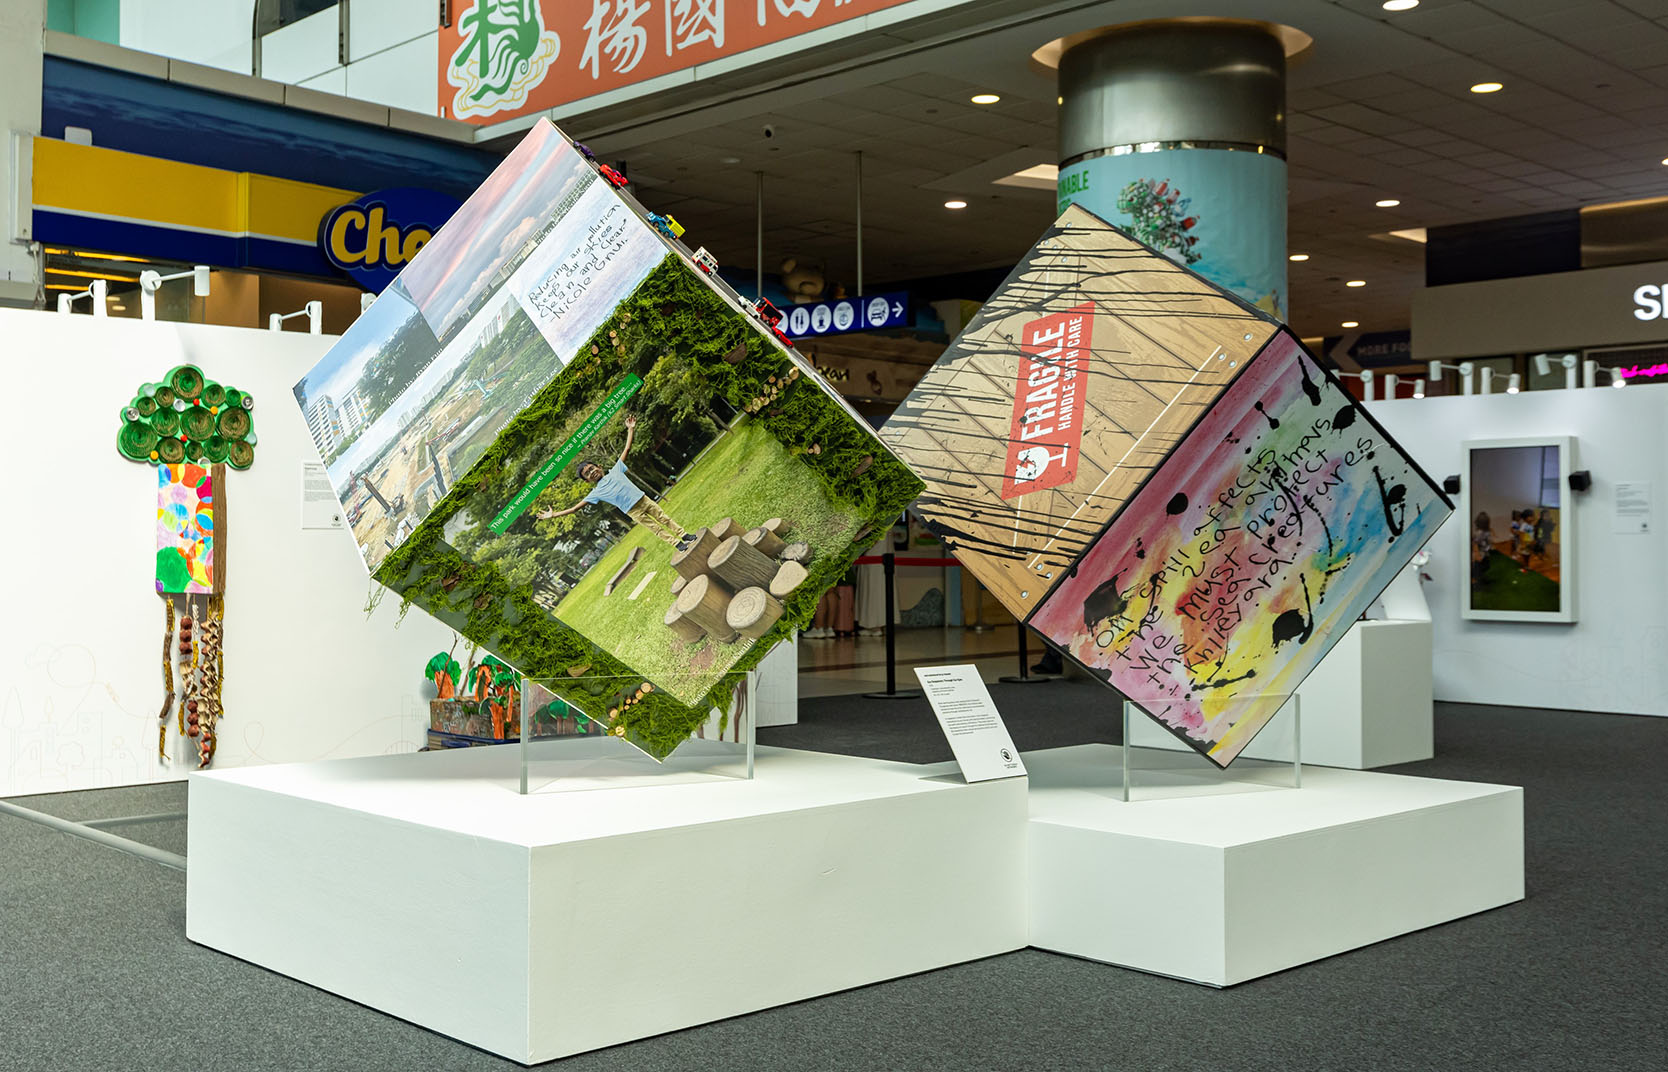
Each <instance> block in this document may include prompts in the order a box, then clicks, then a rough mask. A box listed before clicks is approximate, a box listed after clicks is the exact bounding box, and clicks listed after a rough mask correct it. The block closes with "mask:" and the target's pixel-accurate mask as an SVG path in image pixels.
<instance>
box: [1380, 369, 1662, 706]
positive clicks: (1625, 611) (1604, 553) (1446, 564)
mask: <svg viewBox="0 0 1668 1072" xmlns="http://www.w3.org/2000/svg"><path fill="white" fill-rule="evenodd" d="M1368 408H1369V409H1370V410H1371V411H1372V414H1373V416H1374V417H1376V418H1377V419H1378V420H1379V421H1380V422H1381V423H1382V424H1383V425H1384V427H1385V428H1386V429H1387V430H1388V431H1389V432H1390V434H1391V435H1392V436H1393V437H1395V439H1396V440H1397V441H1398V442H1400V443H1401V445H1402V446H1403V447H1405V448H1406V449H1407V451H1408V452H1409V453H1410V454H1412V455H1413V457H1414V458H1415V459H1417V460H1418V462H1419V464H1420V465H1422V466H1423V467H1424V468H1425V471H1426V472H1427V473H1429V474H1430V475H1431V477H1432V478H1433V479H1435V480H1437V481H1438V482H1440V481H1441V480H1442V479H1443V477H1445V476H1448V475H1450V474H1455V473H1462V471H1463V464H1464V452H1463V446H1462V444H1463V443H1464V442H1465V441H1467V440H1472V439H1504V438H1508V437H1522V436H1555V435H1568V436H1574V437H1575V438H1576V444H1575V461H1574V465H1573V466H1572V468H1573V469H1577V470H1581V469H1586V470H1589V471H1590V472H1591V473H1592V477H1593V484H1592V487H1591V489H1589V490H1588V491H1586V492H1571V491H1568V490H1567V489H1566V490H1565V491H1564V492H1563V503H1564V519H1563V520H1564V524H1566V525H1567V524H1572V523H1573V524H1574V525H1575V526H1576V534H1577V539H1576V556H1577V558H1576V561H1575V563H1574V569H1575V571H1576V597H1577V600H1578V605H1577V608H1576V613H1577V620H1576V621H1575V622H1574V623H1572V624H1556V623H1543V622H1491V621H1464V620H1462V619H1461V618H1460V605H1461V601H1462V600H1463V599H1464V598H1465V596H1466V592H1467V588H1468V586H1469V584H1470V552H1469V548H1468V540H1469V537H1470V532H1469V527H1470V522H1469V519H1466V518H1461V517H1459V516H1457V515H1456V516H1455V517H1453V518H1451V519H1450V520H1449V521H1448V522H1447V524H1445V525H1444V526H1443V527H1442V528H1441V530H1439V531H1438V532H1437V534H1436V536H1435V538H1434V539H1432V541H1431V543H1430V551H1431V561H1430V563H1429V565H1427V566H1426V567H1425V572H1426V573H1428V574H1430V575H1431V577H1432V580H1431V581H1430V582H1428V583H1427V584H1426V585H1425V595H1426V596H1427V597H1428V599H1429V601H1430V607H1431V620H1432V622H1433V624H1434V647H1435V682H1434V684H1435V696H1436V699H1438V700H1452V701H1459V702H1465V703H1480V704H1507V705H1511V706H1519V707H1550V708H1566V709H1570V710H1579V711H1613V712H1621V713H1626V714H1644V715H1668V659H1664V658H1663V656H1662V652H1663V650H1664V647H1665V645H1668V568H1665V565H1664V558H1665V555H1668V547H1665V542H1664V534H1665V533H1668V523H1665V520H1664V515H1663V509H1662V502H1661V498H1662V496H1663V495H1668V433H1665V429H1664V425H1665V423H1668V391H1665V390H1660V389H1656V388H1653V387H1632V388H1629V389H1627V390H1622V391H1616V390H1612V389H1610V388H1608V387H1604V388H1591V389H1583V390H1574V391H1530V392H1526V393H1523V394H1517V395H1505V394H1500V395H1487V396H1484V395H1471V396H1469V397H1466V396H1453V397H1443V398H1426V399H1399V400H1396V401H1389V402H1375V403H1371V404H1370V405H1369V406H1368ZM1628 482H1648V483H1649V485H1650V488H1651V496H1652V497H1651V506H1650V510H1651V515H1650V531H1649V532H1648V533H1640V532H1638V531H1637V528H1638V523H1637V520H1634V521H1631V522H1627V523H1623V524H1621V525H1618V524H1617V523H1616V518H1615V506H1616V485H1617V484H1618V483H1628ZM1618 529H1623V530H1629V529H1631V530H1632V531H1618ZM1496 531H1497V532H1498V531H1500V526H1499V525H1498V524H1497V525H1496Z"/></svg>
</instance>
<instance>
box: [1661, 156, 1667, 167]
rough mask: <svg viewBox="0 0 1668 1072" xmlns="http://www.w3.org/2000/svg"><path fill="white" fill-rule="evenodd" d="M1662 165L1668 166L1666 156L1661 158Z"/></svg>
mask: <svg viewBox="0 0 1668 1072" xmlns="http://www.w3.org/2000/svg"><path fill="white" fill-rule="evenodd" d="M1662 166H1663V167H1668V156H1665V157H1663V158H1662Z"/></svg>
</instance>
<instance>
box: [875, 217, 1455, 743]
mask: <svg viewBox="0 0 1668 1072" xmlns="http://www.w3.org/2000/svg"><path fill="white" fill-rule="evenodd" d="M881 438H882V439H883V440H885V442H886V443H887V444H888V445H890V446H891V447H892V449H893V450H894V451H895V452H897V454H898V456H899V457H901V458H903V459H904V460H905V461H906V462H907V463H909V465H910V466H911V467H912V468H913V469H914V470H915V471H916V472H917V473H919V474H921V476H922V477H923V478H924V479H925V480H926V482H927V490H926V492H925V493H924V494H923V495H922V497H921V499H920V501H919V502H918V503H917V507H916V508H917V510H918V511H919V512H920V513H921V514H922V515H923V516H925V517H926V518H927V520H928V522H929V524H931V525H932V526H933V527H934V528H935V530H936V531H937V532H938V533H939V535H940V536H941V537H942V538H943V540H944V541H945V544H946V546H948V547H949V548H950V549H951V550H953V551H954V552H955V554H956V556H957V557H958V558H959V559H960V560H961V561H962V563H963V564H964V565H965V566H966V567H967V568H968V569H969V570H971V571H972V572H973V573H974V575H975V576H977V577H978V578H979V580H980V581H981V582H982V583H983V584H984V585H985V586H986V587H987V588H989V589H990V590H991V592H992V593H993V594H995V595H996V597H997V598H998V599H1000V600H1001V601H1002V603H1003V605H1004V606H1006V607H1007V608H1008V609H1009V610H1010V611H1012V612H1013V613H1014V614H1015V615H1016V616H1017V617H1019V618H1020V619H1021V620H1023V621H1025V622H1026V623H1027V624H1029V625H1030V626H1032V627H1033V628H1035V629H1036V630H1037V631H1038V632H1040V633H1041V634H1043V635H1044V636H1045V637H1047V638H1048V639H1049V640H1050V641H1051V642H1053V643H1054V644H1055V645H1056V646H1057V647H1058V648H1060V650H1061V651H1063V652H1064V653H1065V654H1066V655H1068V656H1069V657H1071V658H1072V659H1073V660H1075V661H1076V662H1077V663H1078V664H1080V665H1081V666H1083V667H1084V668H1086V669H1088V670H1089V671H1091V672H1092V673H1094V674H1096V675H1098V676H1100V677H1102V678H1104V679H1105V680H1106V681H1107V682H1108V683H1109V684H1111V685H1112V686H1113V687H1114V688H1116V689H1117V690H1118V691H1119V692H1122V693H1123V694H1124V695H1125V696H1127V697H1128V698H1130V699H1132V700H1135V701H1136V702H1137V703H1139V704H1140V705H1141V707H1142V708H1143V709H1144V710H1146V711H1147V712H1148V713H1149V714H1150V715H1152V716H1153V717H1154V718H1155V719H1157V720H1158V721H1159V722H1161V723H1163V724H1164V725H1165V726H1166V727H1167V728H1169V729H1170V730H1171V731H1172V732H1174V733H1175V734H1177V735H1178V736H1180V737H1181V738H1182V739H1183V740H1185V741H1186V742H1187V743H1188V744H1189V745H1191V746H1192V747H1193V748H1195V749H1196V750H1198V751H1199V752H1201V753H1203V754H1204V755H1206V756H1208V757H1209V758H1210V759H1211V760H1212V761H1214V762H1215V763H1217V764H1218V765H1220V766H1227V765H1228V763H1230V762H1231V761H1232V760H1233V758H1234V757H1235V756H1236V755H1238V754H1239V753H1240V751H1241V750H1242V749H1244V747H1245V745H1246V744H1247V743H1249V742H1250V740H1251V738H1252V737H1253V736H1254V735H1255V734H1256V732H1257V731H1258V730H1259V729H1261V728H1262V727H1263V726H1264V725H1265V724H1266V723H1267V722H1268V720H1269V719H1270V718H1272V717H1273V715H1274V713H1275V711H1276V710H1277V709H1278V708H1279V707H1280V705H1281V703H1282V702H1283V701H1284V700H1285V699H1286V698H1287V697H1289V696H1290V694H1291V693H1292V692H1293V691H1295V690H1296V688H1297V686H1298V684H1299V683H1300V682H1301V681H1302V680H1303V678H1304V677H1305V676H1307V674H1308V673H1309V671H1310V670H1312V669H1313V668H1314V666H1315V664H1316V663H1318V662H1319V661H1320V659H1321V657H1322V656H1323V655H1325V654H1326V652H1327V650H1328V649H1329V648H1330V647H1331V646H1332V644H1333V643H1334V642H1335V641H1336V640H1337V639H1338V638H1339V637H1340V636H1341V635H1342V634H1343V632H1344V630H1345V629H1347V628H1348V627H1349V625H1350V623H1351V622H1353V621H1355V620H1356V619H1357V618H1359V617H1360V616H1361V614H1362V613H1363V612H1364V611H1365V610H1366V609H1367V607H1368V606H1369V605H1370V604H1371V603H1372V602H1373V600H1374V599H1376V598H1377V597H1378V594H1379V593H1380V592H1381V591H1382V590H1383V589H1384V587H1385V585H1387V584H1388V583H1389V582H1390V579H1391V578H1392V577H1393V576H1394V575H1395V574H1396V572H1397V571H1398V570H1400V569H1401V568H1402V567H1403V566H1405V565H1406V564H1407V562H1408V560H1409V559H1411V558H1412V557H1413V555H1414V553H1415V552H1416V551H1417V550H1418V549H1419V547H1420V545H1422V544H1423V543H1424V542H1425V540H1426V539H1427V538H1428V537H1429V536H1430V534H1431V533H1432V532H1433V531H1435V529H1436V527H1437V526H1438V525H1440V524H1441V523H1442V521H1443V520H1444V519H1445V518H1446V517H1447V516H1448V514H1449V513H1450V512H1451V510H1452V506H1451V504H1450V503H1449V502H1448V500H1447V499H1446V498H1445V497H1444V496H1443V494H1442V492H1441V490H1440V489H1439V488H1438V487H1437V486H1436V485H1435V484H1434V483H1433V482H1432V481H1431V480H1430V478H1429V477H1428V476H1426V475H1425V474H1424V472H1423V471H1421V470H1420V469H1419V467H1418V466H1417V465H1416V464H1415V463H1414V462H1413V460H1412V459H1411V458H1409V457H1408V456H1407V455H1406V453H1404V452H1403V451H1402V450H1401V448H1399V447H1398V446H1396V444H1395V443H1394V442H1393V441H1392V440H1391V439H1390V437H1389V436H1388V435H1386V434H1385V433H1384V430H1383V429H1382V428H1380V427H1379V426H1378V425H1377V424H1376V423H1375V422H1374V421H1373V419H1372V418H1371V417H1370V416H1368V414H1367V412H1366V410H1364V409H1363V408H1361V406H1360V405H1358V404H1357V403H1356V402H1355V400H1354V399H1353V398H1352V397H1351V396H1350V395H1348V394H1347V393H1346V392H1345V391H1344V389H1343V388H1342V387H1341V386H1340V385H1339V383H1338V382H1337V380H1335V379H1334V378H1333V377H1332V376H1331V375H1330V374H1329V373H1328V372H1327V371H1326V370H1324V369H1322V368H1321V367H1320V366H1319V365H1318V364H1317V363H1316V361H1315V359H1314V357H1313V356H1312V355H1310V354H1309V353H1308V352H1306V351H1305V350H1304V349H1303V347H1302V345H1301V344H1300V343H1299V342H1298V341H1297V340H1296V339H1295V338H1293V337H1292V336H1291V334H1290V333H1289V332H1288V331H1286V330H1285V329H1284V328H1282V327H1281V325H1280V324H1279V323H1278V322H1277V321H1274V320H1272V319H1270V318H1269V317H1267V316H1266V315H1264V314H1263V313H1261V312H1259V311H1258V310H1256V309H1254V308H1252V307H1251V306H1249V305H1246V304H1244V303H1243V302H1241V301H1239V300H1238V299H1237V298H1235V297H1233V296H1232V295H1230V294H1228V293H1227V292H1226V291H1223V290H1221V289H1219V288H1218V287H1216V286H1214V285H1213V284H1211V283H1209V282H1207V281H1206V280H1204V279H1202V278H1201V277H1199V276H1197V275H1195V274H1193V273H1192V272H1190V271H1188V270H1186V269H1185V268H1182V267H1181V266H1179V265H1177V264H1175V263H1174V262H1172V261H1171V260H1169V259H1168V258H1166V257H1164V256H1162V255H1160V254H1158V253H1155V252H1153V251H1152V250H1151V249H1149V248H1147V247H1146V246H1143V245H1141V244H1140V243H1139V242H1137V241H1135V240H1134V239H1133V238H1130V237H1129V236H1128V235H1126V234H1124V233H1123V232H1121V231H1119V230H1117V229H1116V228H1114V227H1112V226H1111V225H1109V224H1107V223H1105V222H1104V221H1102V220H1100V219H1099V218H1098V217H1096V216H1094V215H1093V214H1092V213H1089V212H1088V211H1086V210H1084V209H1081V208H1078V207H1075V206H1074V207H1073V208H1071V209H1069V210H1067V212H1066V214H1065V215H1063V216H1062V217H1060V219H1059V220H1058V221H1057V222H1056V223H1055V225H1054V226H1053V227H1052V228H1050V229H1049V232H1048V233H1047V234H1046V235H1045V236H1044V237H1043V239H1042V240H1041V241H1040V242H1038V243H1037V245H1036V246H1035V247H1033V248H1032V250H1031V251H1030V253H1029V254H1027V255H1026V257H1025V259H1024V260H1023V261H1022V262H1021V263H1020V265H1019V266H1018V267H1017V268H1015V270H1014V272H1013V273H1012V274H1011V275H1010V276H1009V277H1008V278H1007V280H1006V281H1005V282H1004V283H1003V284H1002V286H1001V287H1000V288H999V289H998V290H997V291H996V293H995V294H994V295H993V296H992V297H991V300H990V301H989V302H988V303H986V305H985V306H984V308H983V309H982V310H981V311H980V313H979V315H978V316H977V317H976V318H975V319H974V321H973V322H972V323H971V324H970V325H969V326H968V328H967V330H966V331H965V332H963V333H962V335H961V336H960V337H959V338H958V339H957V340H956V341H955V343H954V344H953V345H952V346H951V347H950V349H949V350H948V351H947V352H946V353H945V354H944V356H943V357H942V358H941V359H940V360H939V361H938V363H937V364H936V365H935V366H934V367H933V368H932V370H931V371H930V372H928V374H927V375H926V377H925V378H923V379H922V380H921V383H920V385H919V386H918V387H917V388H916V389H915V391H914V392H913V393H912V394H911V395H910V396H909V398H908V400H906V401H905V402H904V404H903V405H902V406H901V407H900V408H899V409H898V411H897V413H896V414H895V415H894V416H893V417H892V418H891V419H890V420H889V421H887V423H886V425H885V427H884V428H883V429H882V430H881Z"/></svg>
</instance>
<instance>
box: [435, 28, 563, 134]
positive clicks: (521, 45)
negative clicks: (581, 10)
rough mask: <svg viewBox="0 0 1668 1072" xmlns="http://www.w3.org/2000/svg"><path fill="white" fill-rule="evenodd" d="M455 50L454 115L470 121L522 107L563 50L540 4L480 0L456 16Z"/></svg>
mask: <svg viewBox="0 0 1668 1072" xmlns="http://www.w3.org/2000/svg"><path fill="white" fill-rule="evenodd" d="M458 34H459V36H460V37H462V40H461V41H460V42H458V47H457V51H455V52H453V53H452V59H451V62H450V63H449V64H447V66H446V81H448V82H450V83H451V84H452V85H453V86H456V87H457V92H456V93H455V94H453V96H452V116H453V118H455V119H471V118H476V117H480V116H488V115H491V114H493V113H494V112H501V111H504V110H506V109H511V108H519V107H521V106H522V105H524V104H526V103H527V94H528V93H529V92H530V91H531V90H532V89H533V88H534V87H535V86H537V85H538V84H539V83H540V82H542V81H544V76H545V74H546V73H547V72H548V71H549V70H550V65H551V63H553V62H554V61H555V59H556V57H557V56H558V55H560V54H561V51H562V41H561V39H560V38H559V37H557V36H556V35H555V34H554V33H551V32H550V31H548V30H546V29H545V26H544V15H543V13H542V12H540V11H539V3H538V0H476V3H475V5H474V6H473V7H470V8H466V9H465V10H463V11H462V12H461V13H460V14H459V16H458Z"/></svg>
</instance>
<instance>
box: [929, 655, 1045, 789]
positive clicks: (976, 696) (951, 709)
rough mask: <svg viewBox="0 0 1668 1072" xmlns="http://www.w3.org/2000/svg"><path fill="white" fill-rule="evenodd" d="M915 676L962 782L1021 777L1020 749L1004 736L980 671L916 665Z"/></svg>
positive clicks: (1023, 768) (977, 669)
mask: <svg viewBox="0 0 1668 1072" xmlns="http://www.w3.org/2000/svg"><path fill="white" fill-rule="evenodd" d="M915 676H916V677H918V678H920V679H921V691H923V692H925V693H926V695H927V702H928V703H930V704H932V710H933V714H935V715H937V716H938V724H939V725H940V726H942V727H943V728H944V736H945V737H947V738H949V740H950V750H951V751H953V752H954V753H955V754H956V762H957V763H959V764H961V775H962V777H963V778H966V779H967V780H968V781H970V782H983V781H988V780H989V779H991V778H1013V777H1016V776H1018V775H1023V774H1024V773H1025V764H1023V763H1021V762H1020V761H1019V749H1017V748H1015V747H1014V740H1013V738H1012V737H1009V736H1008V727H1007V726H1006V725H1004V724H1003V722H1002V715H1001V714H1000V713H999V712H998V711H997V710H996V704H995V703H993V702H992V701H991V698H990V690H989V689H987V688H985V683H984V681H982V680H981V679H980V678H979V668H978V667H976V666H972V665H965V666H918V667H916V668H915Z"/></svg>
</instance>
